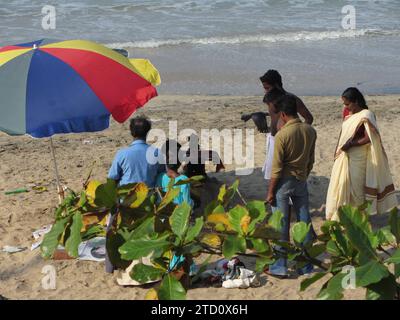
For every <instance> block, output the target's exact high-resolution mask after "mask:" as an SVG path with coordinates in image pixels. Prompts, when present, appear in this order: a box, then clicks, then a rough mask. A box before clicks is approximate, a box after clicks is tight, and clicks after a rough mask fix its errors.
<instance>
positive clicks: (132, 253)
mask: <svg viewBox="0 0 400 320" xmlns="http://www.w3.org/2000/svg"><path fill="white" fill-rule="evenodd" d="M168 236H169V235H165V236H163V237H161V238H158V239H150V238H149V237H146V238H141V239H131V240H129V241H127V242H126V243H124V244H123V245H122V246H121V247H120V248H119V249H118V251H119V253H120V254H121V257H122V259H124V260H135V259H139V258H142V257H147V256H148V255H149V254H150V253H152V252H153V255H152V257H153V258H157V257H160V256H161V255H162V253H163V252H165V251H166V250H167V249H168V248H169V247H170V245H171V244H170V242H169V241H168V240H167V238H168Z"/></svg>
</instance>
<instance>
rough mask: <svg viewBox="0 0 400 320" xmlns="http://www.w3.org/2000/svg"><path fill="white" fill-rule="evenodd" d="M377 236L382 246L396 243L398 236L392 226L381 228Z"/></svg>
mask: <svg viewBox="0 0 400 320" xmlns="http://www.w3.org/2000/svg"><path fill="white" fill-rule="evenodd" d="M376 236H377V237H378V241H379V244H380V245H381V246H384V245H390V244H396V237H395V236H394V235H393V233H392V232H391V231H390V226H386V227H384V228H381V229H379V230H378V231H377V232H376Z"/></svg>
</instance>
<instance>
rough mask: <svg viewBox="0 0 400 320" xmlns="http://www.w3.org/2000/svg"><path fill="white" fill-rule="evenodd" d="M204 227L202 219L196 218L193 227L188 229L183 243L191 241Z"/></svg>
mask: <svg viewBox="0 0 400 320" xmlns="http://www.w3.org/2000/svg"><path fill="white" fill-rule="evenodd" d="M203 225H204V219H203V217H200V218H197V219H196V222H195V224H194V226H191V227H189V229H188V232H187V234H186V238H185V243H188V242H191V241H193V240H194V239H195V238H196V237H197V236H198V235H199V234H200V232H201V229H202V228H203Z"/></svg>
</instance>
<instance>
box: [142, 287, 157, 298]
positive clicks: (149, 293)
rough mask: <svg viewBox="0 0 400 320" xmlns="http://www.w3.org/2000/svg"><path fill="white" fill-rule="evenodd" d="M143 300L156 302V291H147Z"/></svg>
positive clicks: (152, 289)
mask: <svg viewBox="0 0 400 320" xmlns="http://www.w3.org/2000/svg"><path fill="white" fill-rule="evenodd" d="M144 299H145V300H158V293H157V290H156V289H154V288H151V289H150V290H149V291H147V293H146V296H145V297H144Z"/></svg>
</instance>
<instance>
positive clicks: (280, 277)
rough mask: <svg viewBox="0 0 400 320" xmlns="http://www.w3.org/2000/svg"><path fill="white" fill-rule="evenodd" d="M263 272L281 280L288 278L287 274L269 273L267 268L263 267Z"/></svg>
mask: <svg viewBox="0 0 400 320" xmlns="http://www.w3.org/2000/svg"><path fill="white" fill-rule="evenodd" d="M264 273H265V274H267V275H269V276H271V277H274V278H277V279H280V280H282V279H288V278H289V275H288V274H275V273H271V272H270V271H269V269H265V270H264Z"/></svg>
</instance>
